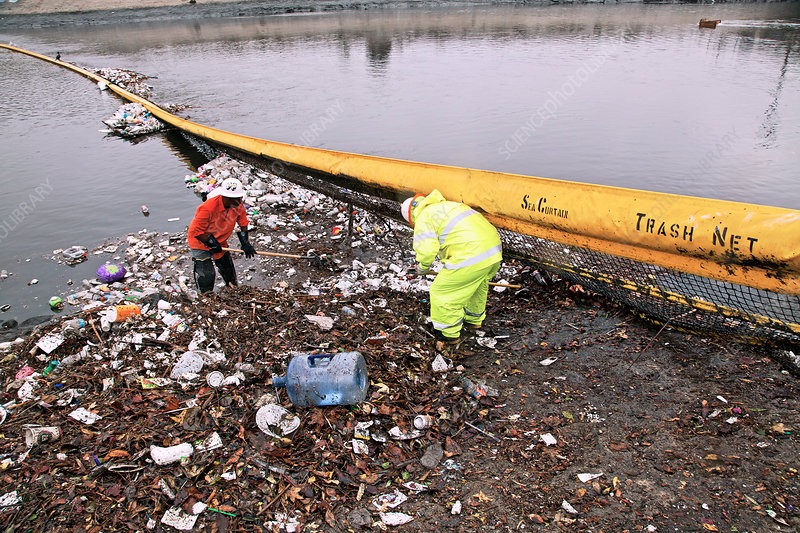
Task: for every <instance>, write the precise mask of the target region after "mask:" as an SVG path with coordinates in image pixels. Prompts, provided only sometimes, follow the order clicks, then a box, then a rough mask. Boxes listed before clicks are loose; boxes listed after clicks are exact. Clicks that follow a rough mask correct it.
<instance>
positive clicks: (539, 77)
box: [0, 2, 800, 320]
mask: <svg viewBox="0 0 800 533" xmlns="http://www.w3.org/2000/svg"><path fill="white" fill-rule="evenodd" d="M701 18H710V19H721V20H722V23H721V24H720V25H719V26H717V28H716V29H713V30H711V29H700V28H698V21H699V20H700V19H701ZM0 40H2V41H4V42H12V43H13V44H15V45H17V46H20V47H22V48H26V49H29V50H33V51H36V52H40V53H43V54H46V55H55V53H56V52H57V51H60V52H61V56H62V59H64V60H66V61H70V62H72V63H75V64H78V65H80V66H83V67H85V68H102V67H112V68H125V69H132V70H135V71H138V72H141V73H143V74H146V75H149V76H152V77H153V79H151V80H149V82H150V84H151V85H152V86H153V88H154V96H153V98H152V99H153V101H155V102H157V103H160V104H166V103H180V104H188V105H191V106H193V107H192V109H191V110H190V111H189V115H190V116H191V118H192V120H194V121H196V122H200V123H202V124H207V125H211V126H215V127H218V128H222V129H225V130H229V131H233V132H236V133H242V134H247V135H252V136H256V137H262V138H267V139H273V140H279V141H287V142H291V143H298V144H305V145H311V146H319V147H325V148H331V149H337V150H345V151H351V152H358V153H367V154H375V155H382V156H389V157H396V158H401V159H412V160H417V161H428V162H435V163H443V164H451V165H457V166H467V167H474V168H482V169H490V170H500V171H507V172H516V173H521V174H528V175H536V176H544V177H551V178H559V179H567V180H575V181H581V182H589V183H601V184H607V185H616V186H622V187H632V188H638V189H650V190H657V191H664V192H671V193H679V194H689V195H694V196H703V197H713V198H721V199H726V200H734V201H741V202H749V203H759V204H767V205H776V206H784V207H790V208H795V209H797V208H800V184H798V181H800V180H798V177H800V176H799V174H800V172H799V171H798V168H800V155H798V148H799V147H800V9H799V8H798V3H797V2H790V3H770V4H722V5H698V4H686V5H677V4H669V5H655V4H615V5H611V4H609V5H598V4H589V5H572V4H553V5H550V6H536V7H534V6H519V7H511V6H504V7H482V8H476V7H473V8H463V9H456V8H446V9H444V8H440V9H411V10H410V9H401V10H375V11H359V12H337V13H329V14H313V15H301V16H297V15H296V16H273V17H258V18H243V17H241V18H235V19H227V20H220V19H206V20H202V21H191V22H187V21H182V22H173V23H157V24H151V25H145V24H137V25H126V26H120V25H115V26H84V27H70V28H48V29H40V30H24V31H22V30H19V31H14V30H3V33H2V34H0ZM0 72H1V73H2V76H0V98H1V99H0V132H2V142H0V169H1V170H0V180H2V193H3V194H2V195H0V250H2V254H0V269H5V270H8V271H9V272H11V273H12V274H13V275H12V276H11V277H9V278H8V279H6V280H4V281H0V305H3V304H10V305H11V306H12V307H11V309H10V310H8V311H6V312H4V313H2V314H0V320H7V319H12V318H13V319H17V320H22V319H24V318H26V317H29V316H33V315H36V314H43V313H44V314H46V313H49V310H48V307H47V300H48V298H49V297H50V296H51V295H53V294H60V293H64V292H67V291H68V290H69V287H68V285H67V281H68V280H70V279H72V280H75V281H77V282H79V281H80V280H81V279H83V278H87V277H93V276H94V270H95V269H96V268H97V266H98V264H99V262H100V260H99V259H97V260H92V259H91V258H90V260H89V261H88V262H86V263H84V264H82V265H79V266H77V267H67V266H63V265H58V264H57V263H55V262H54V261H52V260H51V259H50V256H51V255H52V254H51V252H52V250H54V249H58V248H66V247H69V246H72V245H84V246H87V247H94V246H97V245H98V244H101V243H103V242H104V241H107V240H115V239H117V238H119V237H121V236H124V235H125V234H127V233H130V232H135V231H138V230H141V229H143V228H147V229H148V230H157V231H180V230H182V229H183V228H184V227H185V226H186V224H188V222H189V220H190V219H191V216H192V214H193V211H194V208H195V207H196V205H197V202H198V200H197V198H196V197H195V196H194V195H193V194H191V193H190V192H188V191H187V190H186V189H185V188H184V184H183V178H184V176H185V175H187V174H189V173H190V172H192V171H194V170H195V168H196V167H197V166H198V165H200V164H202V163H204V162H205V160H204V159H203V158H202V156H200V155H199V154H197V153H195V152H193V151H192V150H191V149H190V148H188V147H187V146H186V145H185V144H184V143H182V142H181V141H180V139H179V138H176V136H174V135H173V136H154V137H150V138H147V139H146V140H144V141H142V142H138V143H131V142H128V141H124V140H121V139H117V138H112V137H106V136H105V135H104V134H103V133H101V132H99V130H100V129H102V128H104V125H103V124H102V123H101V121H102V120H104V119H106V118H109V117H110V116H111V115H112V114H113V113H114V111H115V110H116V109H117V108H118V107H119V105H121V101H120V100H118V99H117V98H116V97H114V96H112V95H109V94H106V93H101V92H100V91H99V90H98V89H97V87H95V85H94V84H92V83H91V82H89V81H88V80H86V79H84V78H82V77H80V76H78V75H76V74H74V73H71V72H69V71H67V70H65V69H61V68H59V67H57V66H53V65H50V64H47V63H44V62H42V61H39V60H36V59H33V58H29V57H27V56H23V55H19V54H14V53H11V52H8V51H0ZM142 204H146V205H148V206H149V208H150V212H151V213H152V214H151V216H150V217H149V218H143V216H142V214H141V213H140V211H139V206H140V205H142ZM175 218H177V219H179V220H177V221H174V220H173V221H169V219H175ZM102 257H103V258H106V257H108V256H102ZM34 278H37V279H39V280H40V281H39V283H38V284H34V285H29V283H30V282H31V281H32V280H33V279H34Z"/></svg>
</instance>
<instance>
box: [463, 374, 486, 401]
mask: <svg viewBox="0 0 800 533" xmlns="http://www.w3.org/2000/svg"><path fill="white" fill-rule="evenodd" d="M461 388H462V389H464V392H465V393H466V394H467V396H472V397H473V398H482V397H483V396H486V391H485V390H483V389H481V388H480V387H479V386H478V385H476V384H475V383H473V382H472V380H471V379H469V378H461Z"/></svg>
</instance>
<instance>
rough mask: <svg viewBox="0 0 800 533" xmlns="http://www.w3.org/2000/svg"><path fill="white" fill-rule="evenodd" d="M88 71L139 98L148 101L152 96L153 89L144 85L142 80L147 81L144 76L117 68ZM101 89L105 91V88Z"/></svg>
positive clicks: (146, 77)
mask: <svg viewBox="0 0 800 533" xmlns="http://www.w3.org/2000/svg"><path fill="white" fill-rule="evenodd" d="M88 70H90V71H91V72H94V73H95V74H97V75H98V76H100V77H102V78H105V79H106V80H108V81H110V82H111V83H113V84H114V85H117V86H119V87H122V88H123V89H125V90H126V91H128V92H129V93H133V94H135V95H137V96H141V97H142V98H147V99H148V100H149V99H150V97H151V96H152V95H153V87H152V86H151V85H148V84H146V83H144V80H146V79H148V78H149V76H145V75H144V74H140V73H138V72H134V71H132V70H125V69H119V68H99V69H88ZM101 88H102V89H105V87H101Z"/></svg>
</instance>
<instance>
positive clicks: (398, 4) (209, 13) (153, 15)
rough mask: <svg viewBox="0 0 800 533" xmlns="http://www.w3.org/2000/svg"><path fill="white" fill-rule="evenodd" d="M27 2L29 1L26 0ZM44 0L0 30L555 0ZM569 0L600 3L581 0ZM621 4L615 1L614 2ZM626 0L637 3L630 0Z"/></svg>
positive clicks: (7, 7) (1, 17)
mask: <svg viewBox="0 0 800 533" xmlns="http://www.w3.org/2000/svg"><path fill="white" fill-rule="evenodd" d="M26 2H28V3H26ZM45 2H46V0H30V1H28V0H19V1H18V2H15V3H8V2H7V1H6V2H3V3H0V29H12V28H13V29H31V28H34V29H37V28H53V27H60V26H96V25H105V24H135V23H144V22H163V21H171V20H197V19H202V18H234V17H260V16H274V15H287V14H304V13H308V14H310V13H320V14H322V13H330V12H336V11H347V10H355V11H366V10H375V9H409V8H431V9H438V8H447V7H458V6H464V7H467V6H487V5H492V6H498V5H526V6H530V5H551V4H553V3H557V2H556V1H553V0H533V1H531V0H497V1H493V2H491V3H487V2H482V1H477V0H367V1H362V0H340V1H336V0H281V1H279V2H266V1H263V0H196V1H195V2H194V3H190V1H189V0H180V1H175V0H142V1H137V0H122V1H120V2H116V6H115V8H114V9H107V8H106V7H105V6H107V3H106V2H104V1H103V0H71V1H66V2H63V3H59V4H58V5H56V6H53V5H52V4H51V3H50V2H47V6H45V5H43V4H44V3H45ZM571 3H581V4H585V3H600V2H598V1H597V0H579V1H577V2H571ZM615 3H619V2H615ZM626 3H641V0H634V1H633V2H626Z"/></svg>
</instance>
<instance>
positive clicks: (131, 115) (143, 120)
mask: <svg viewBox="0 0 800 533" xmlns="http://www.w3.org/2000/svg"><path fill="white" fill-rule="evenodd" d="M103 124H105V125H106V126H108V127H109V128H111V131H110V133H115V134H117V135H119V136H120V137H138V136H139V135H146V134H148V133H155V132H157V131H161V130H163V129H164V127H165V126H164V123H163V122H161V121H160V120H158V119H157V118H155V117H154V116H153V115H152V114H150V112H149V111H148V110H147V109H145V107H144V106H143V105H142V104H124V105H122V106H120V108H119V109H117V111H116V112H115V113H114V114H113V115H112V116H111V118H109V119H106V120H104V121H103Z"/></svg>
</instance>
